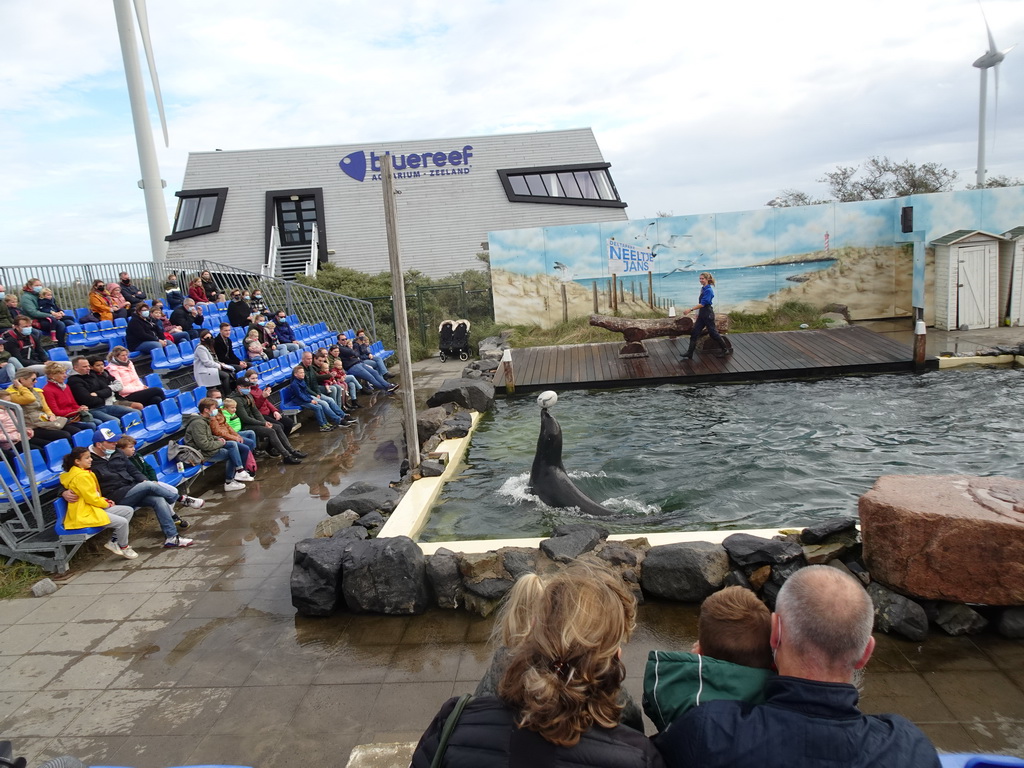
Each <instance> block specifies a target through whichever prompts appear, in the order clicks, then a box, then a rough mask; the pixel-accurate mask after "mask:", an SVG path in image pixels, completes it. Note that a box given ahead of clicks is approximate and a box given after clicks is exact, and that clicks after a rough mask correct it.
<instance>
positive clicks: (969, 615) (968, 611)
mask: <svg viewBox="0 0 1024 768" xmlns="http://www.w3.org/2000/svg"><path fill="white" fill-rule="evenodd" d="M933 621H934V622H935V623H936V624H938V625H939V626H940V627H942V629H943V630H945V632H946V634H949V635H976V634H977V633H978V632H981V630H983V629H984V628H985V627H987V626H988V619H986V618H985V617H984V616H982V615H981V614H980V613H978V612H977V611H975V610H974V609H972V608H969V607H968V606H966V605H964V604H963V603H939V604H938V607H937V609H936V611H935V618H934V619H933Z"/></svg>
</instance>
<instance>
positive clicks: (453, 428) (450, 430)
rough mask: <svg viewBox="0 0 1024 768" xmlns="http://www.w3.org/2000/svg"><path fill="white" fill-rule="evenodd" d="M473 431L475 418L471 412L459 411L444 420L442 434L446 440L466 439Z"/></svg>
mask: <svg viewBox="0 0 1024 768" xmlns="http://www.w3.org/2000/svg"><path fill="white" fill-rule="evenodd" d="M471 429H473V416H472V414H470V412H469V411H458V412H457V413H454V414H452V416H450V417H449V418H447V419H445V420H444V423H442V424H441V427H440V433H441V435H442V436H443V437H444V438H445V439H446V440H449V439H452V438H456V437H465V436H466V435H468V434H469V431H470V430H471Z"/></svg>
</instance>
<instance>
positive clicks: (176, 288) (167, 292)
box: [164, 272, 185, 311]
mask: <svg viewBox="0 0 1024 768" xmlns="http://www.w3.org/2000/svg"><path fill="white" fill-rule="evenodd" d="M164 296H165V297H166V298H167V306H168V308H169V309H170V310H171V311H173V310H175V309H177V308H178V307H180V306H181V302H182V301H183V300H184V298H185V297H184V295H183V294H182V292H181V286H180V285H179V284H178V276H177V275H176V274H174V273H173V272H171V273H170V274H169V275H168V276H167V280H165V281H164Z"/></svg>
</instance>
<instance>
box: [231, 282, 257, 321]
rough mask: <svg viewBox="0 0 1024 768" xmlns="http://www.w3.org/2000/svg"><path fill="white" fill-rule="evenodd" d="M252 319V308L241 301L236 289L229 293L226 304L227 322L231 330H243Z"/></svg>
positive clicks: (239, 292) (240, 295) (238, 291)
mask: <svg viewBox="0 0 1024 768" xmlns="http://www.w3.org/2000/svg"><path fill="white" fill-rule="evenodd" d="M251 319H252V307H250V306H249V304H248V303H247V302H246V301H245V300H243V299H242V292H241V291H240V290H238V289H237V288H236V289H235V290H233V291H232V292H231V302H230V303H229V304H228V322H229V323H231V327H232V328H244V327H245V326H247V325H248V324H249V321H250V320H251Z"/></svg>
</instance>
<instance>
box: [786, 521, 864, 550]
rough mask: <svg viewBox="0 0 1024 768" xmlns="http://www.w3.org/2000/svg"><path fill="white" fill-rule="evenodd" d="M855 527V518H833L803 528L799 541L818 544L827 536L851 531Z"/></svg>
mask: <svg viewBox="0 0 1024 768" xmlns="http://www.w3.org/2000/svg"><path fill="white" fill-rule="evenodd" d="M856 527H857V518H855V517H835V518H832V519H831V520H824V521H823V522H820V523H815V524H814V525H810V526H808V527H807V528H804V529H803V530H802V531H801V532H800V541H801V542H803V543H804V544H820V543H821V542H823V541H825V539H827V538H828V537H829V536H832V535H834V534H836V533H844V532H846V531H853V530H854V529H855V528H856Z"/></svg>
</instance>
